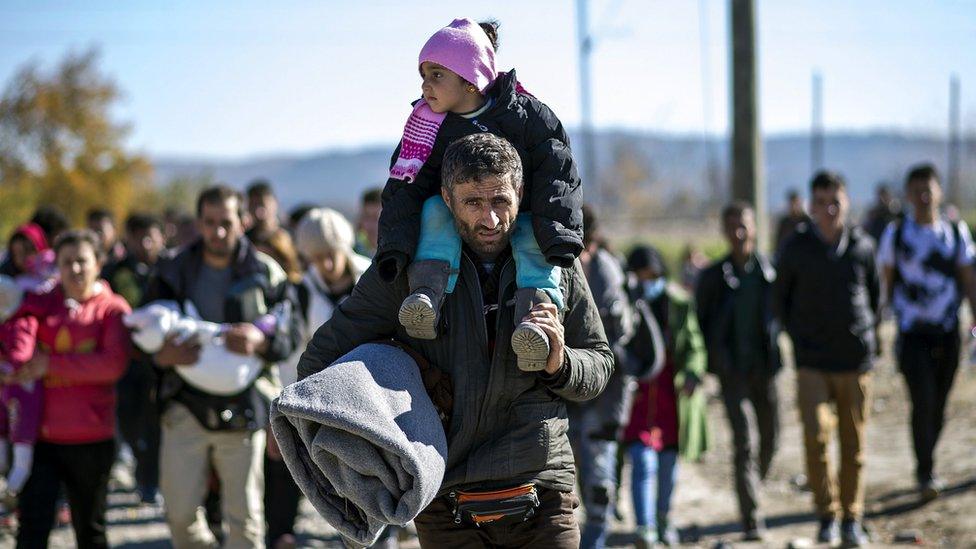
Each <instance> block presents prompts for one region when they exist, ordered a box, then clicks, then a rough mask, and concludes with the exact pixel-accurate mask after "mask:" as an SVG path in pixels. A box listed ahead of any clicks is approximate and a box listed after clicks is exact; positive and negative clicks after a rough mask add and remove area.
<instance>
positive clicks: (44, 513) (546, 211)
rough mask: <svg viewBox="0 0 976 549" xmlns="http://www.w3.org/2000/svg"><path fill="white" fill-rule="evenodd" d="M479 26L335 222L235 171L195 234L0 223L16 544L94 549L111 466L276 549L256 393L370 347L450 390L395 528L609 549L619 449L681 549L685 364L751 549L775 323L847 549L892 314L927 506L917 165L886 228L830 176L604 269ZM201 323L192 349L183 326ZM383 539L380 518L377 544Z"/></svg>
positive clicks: (655, 537)
mask: <svg viewBox="0 0 976 549" xmlns="http://www.w3.org/2000/svg"><path fill="white" fill-rule="evenodd" d="M496 39H497V26H496V25H493V24H480V25H479V24H477V23H474V22H472V21H470V20H466V19H458V20H455V21H454V22H453V23H452V24H451V25H449V26H448V27H445V28H444V29H442V30H441V31H439V32H438V33H436V34H435V35H434V36H433V37H432V38H431V39H430V41H428V43H427V44H426V45H425V46H424V48H423V50H422V52H421V55H420V59H419V63H418V65H419V69H420V72H421V76H422V79H423V87H422V90H423V93H424V98H423V100H421V101H418V102H417V103H416V104H415V106H414V110H413V113H412V114H411V118H410V120H409V121H408V123H407V127H406V128H405V130H404V138H403V141H402V142H401V146H400V147H398V149H397V151H396V153H395V154H394V158H393V162H392V164H393V167H392V169H391V179H390V181H389V182H388V183H387V186H386V188H385V189H384V190H382V191H381V190H380V189H374V190H370V191H368V192H366V193H365V194H364V195H363V198H362V203H361V205H360V217H359V219H358V220H357V222H356V223H355V225H354V224H353V223H350V221H348V220H347V219H346V218H345V217H344V216H343V215H342V214H341V213H339V212H338V211H336V210H334V209H330V208H326V207H320V206H317V205H315V206H301V207H299V208H296V209H295V210H294V211H293V212H290V213H289V215H288V216H287V220H288V221H287V222H285V221H284V216H283V215H282V212H281V211H280V210H279V202H278V199H277V197H276V196H275V193H274V189H273V187H272V185H271V183H270V182H268V181H264V180H259V181H255V182H253V183H252V184H251V185H250V186H248V188H247V189H246V192H245V193H241V192H240V191H238V190H236V189H233V188H231V187H228V186H225V185H217V186H213V187H210V188H207V189H206V190H204V191H202V192H201V193H200V194H199V196H198V197H197V201H196V210H195V212H194V214H193V223H192V224H187V223H178V222H177V221H178V220H179V219H180V216H177V215H168V216H166V219H165V220H161V219H159V218H156V217H154V216H153V215H151V214H149V213H132V214H130V215H129V216H128V217H127V218H126V219H125V221H124V223H123V224H122V225H121V227H120V226H119V224H118V223H117V222H116V219H115V218H114V216H113V214H112V212H109V211H107V210H93V211H91V212H90V213H89V215H88V217H87V225H88V227H87V228H85V229H76V228H71V227H70V224H69V223H68V222H67V220H66V219H65V218H64V216H63V215H61V214H60V213H59V212H57V211H56V210H54V209H51V208H41V209H39V210H38V211H37V213H36V214H35V215H34V216H33V218H32V219H31V220H29V221H28V222H26V223H25V224H23V225H22V226H20V227H19V228H18V229H17V230H16V231H14V233H13V234H12V235H11V237H10V238H9V241H8V246H7V251H6V253H5V254H4V256H3V260H2V261H3V262H2V265H0V273H2V274H3V275H4V278H3V279H0V281H2V296H3V299H2V300H0V315H2V317H3V319H4V322H3V324H0V363H2V365H3V374H2V384H3V387H2V392H0V399H2V402H3V407H2V412H3V414H2V416H3V421H2V422H0V428H2V429H0V435H2V439H0V466H2V467H3V469H4V470H5V471H6V485H5V491H4V498H3V501H4V505H5V506H6V510H7V511H8V512H14V511H16V513H17V516H18V522H19V527H18V531H17V544H18V546H19V547H44V546H46V545H47V543H48V538H49V535H50V532H51V529H52V527H53V525H54V524H55V521H56V517H57V516H58V514H59V509H61V508H62V505H63V504H62V502H66V504H67V508H68V509H70V522H71V524H72V527H73V529H74V532H75V536H76V541H77V544H78V546H79V547H85V548H87V547H105V546H107V544H108V542H107V536H106V531H107V530H106V528H107V525H106V505H107V503H106V502H107V499H106V497H107V492H108V489H109V479H110V476H111V474H112V469H113V464H114V463H115V462H116V461H117V460H118V456H119V449H120V447H126V448H128V449H129V452H130V453H131V455H132V456H133V457H134V461H135V479H136V484H137V490H138V493H139V495H140V497H141V500H142V501H143V502H144V503H145V504H147V505H159V506H162V507H163V508H164V509H165V517H166V522H167V524H168V526H169V530H170V536H171V539H172V542H173V545H174V546H176V547H178V548H182V547H213V546H216V545H222V546H225V547H229V548H237V547H263V546H265V545H268V546H271V547H274V548H276V549H280V548H285V547H292V546H294V545H295V543H296V537H295V531H294V528H295V521H296V516H297V509H298V503H299V499H300V498H301V489H300V488H299V486H297V485H296V483H295V481H294V480H293V478H292V475H291V473H290V471H289V469H288V468H287V467H286V465H285V463H284V461H283V460H282V450H281V448H280V447H279V445H278V444H277V442H276V439H275V436H274V433H272V432H270V430H269V428H268V424H269V414H270V410H271V408H270V404H271V401H272V400H273V399H274V398H275V397H276V396H277V395H278V394H279V393H280V391H281V390H282V387H283V386H287V385H290V384H292V383H295V382H298V381H301V380H304V379H306V378H309V377H311V376H314V375H316V374H317V373H318V372H320V371H321V370H323V369H324V368H326V367H327V366H329V365H330V364H332V363H333V362H335V361H336V360H337V359H339V358H340V357H341V356H343V355H345V354H346V353H348V352H350V351H351V350H353V349H354V348H356V347H357V346H359V345H362V344H366V343H370V342H375V341H380V340H388V339H391V338H392V339H394V340H396V341H397V342H398V345H401V346H402V347H403V348H407V349H409V350H410V351H411V352H412V353H413V354H412V355H411V356H414V357H416V358H417V360H418V362H424V363H427V362H429V363H430V364H429V365H431V366H433V367H434V368H435V369H437V370H439V371H440V374H441V379H442V380H443V379H450V381H451V382H452V386H453V390H452V392H451V394H450V397H451V398H450V399H449V400H450V401H451V405H450V406H451V409H449V410H447V413H446V414H445V417H446V418H447V419H446V421H445V428H446V432H445V435H446V437H447V441H448V454H447V456H446V472H445V474H444V479H443V485H442V486H441V487H440V489H439V490H438V494H437V497H436V498H435V499H434V500H433V501H432V502H431V503H430V505H429V506H428V507H427V508H426V509H424V510H423V511H422V512H420V514H419V515H418V516H417V518H416V520H415V525H416V529H417V534H418V536H419V538H420V543H421V545H422V546H429V547H448V546H462V545H464V546H482V545H492V546H503V547H515V546H529V547H543V546H546V547H577V546H582V547H587V548H591V547H596V548H599V547H603V546H604V545H605V544H606V539H607V534H608V532H609V530H610V526H611V523H612V521H613V520H614V517H615V514H616V513H615V511H619V509H620V508H621V507H622V505H621V502H620V493H621V490H620V485H621V483H622V482H623V481H624V480H625V479H623V478H622V470H623V469H622V464H623V463H625V462H629V464H630V467H629V471H630V478H629V485H630V494H631V495H632V498H633V502H632V509H633V514H634V519H635V523H636V530H635V532H634V534H635V536H636V538H635V539H636V540H637V543H638V545H639V546H640V547H651V546H653V545H655V544H663V545H667V546H673V545H677V544H679V543H680V541H681V540H680V536H679V533H678V529H677V528H676V522H675V517H673V516H672V513H671V502H672V499H673V497H674V494H675V491H676V490H678V489H679V487H678V486H677V483H678V482H677V479H678V473H677V472H678V468H679V463H680V462H681V461H695V460H696V459H698V458H699V457H700V456H701V455H702V453H703V452H706V451H707V450H708V426H707V422H706V415H705V412H706V400H705V397H706V395H705V391H704V383H703V382H704V381H705V379H706V376H708V375H713V376H715V377H716V378H717V380H718V384H719V387H720V393H721V395H720V396H721V401H722V404H723V405H724V409H725V412H726V415H727V418H728V422H729V425H730V427H731V433H732V448H733V452H732V455H731V456H729V460H730V462H731V466H732V469H733V471H734V474H733V478H734V488H735V492H736V495H737V497H738V502H739V511H740V514H741V522H742V532H743V537H744V538H745V539H747V540H762V539H763V538H764V537H765V536H766V535H767V526H766V524H765V521H764V515H763V510H762V505H761V504H760V501H761V498H760V496H759V494H760V491H761V486H762V483H763V481H764V479H765V478H766V476H767V474H768V472H769V471H770V467H771V465H772V463H773V461H774V458H775V455H776V451H777V446H778V441H779V425H780V416H781V414H782V412H783V411H782V410H781V408H780V400H781V399H780V395H779V394H778V389H777V383H776V379H777V374H778V372H779V371H780V370H781V367H782V363H783V360H782V357H781V350H780V340H781V335H782V332H785V333H786V334H787V335H788V336H789V339H790V340H791V342H792V350H793V354H794V359H795V360H794V362H795V364H796V370H797V402H798V407H799V413H800V418H801V420H802V424H803V443H804V448H805V459H806V471H807V479H808V481H807V482H808V485H809V489H810V490H811V492H812V493H813V500H814V509H815V513H816V516H817V518H818V519H819V527H818V530H817V532H816V537H817V539H818V540H819V541H821V542H826V543H834V542H837V541H843V542H844V543H846V544H848V545H851V546H860V545H863V544H865V543H867V538H868V534H867V532H866V529H865V528H864V524H863V519H864V480H863V479H864V474H863V473H864V468H865V467H866V465H867V464H866V461H865V457H864V456H865V452H864V445H865V429H866V425H867V423H868V421H869V410H870V405H869V403H870V398H871V385H872V375H873V374H872V366H873V364H874V362H875V360H876V358H877V355H878V353H879V351H880V340H879V338H878V335H877V334H878V326H879V323H880V321H881V320H880V319H881V318H882V317H883V313H882V311H883V310H884V309H885V307H890V309H891V310H893V312H894V315H895V317H896V319H897V324H898V339H897V344H896V356H897V360H898V365H899V367H900V370H901V372H902V373H903V375H904V377H905V381H906V386H907V387H908V395H909V397H910V399H911V403H912V419H911V425H910V431H911V440H912V442H913V444H914V450H915V455H916V469H915V471H914V474H915V480H916V481H917V486H918V489H919V494H920V497H923V498H935V497H938V495H939V494H940V492H941V491H942V490H943V489H944V483H943V482H942V480H941V479H940V478H939V476H938V475H937V468H936V464H935V462H934V454H935V448H936V445H937V443H938V439H939V434H940V432H941V430H942V427H943V424H944V421H945V408H946V402H947V397H948V394H949V391H950V389H951V387H952V382H953V377H954V374H955V372H956V368H957V366H958V364H959V361H960V353H961V348H962V344H961V339H960V328H961V326H960V316H959V310H960V306H961V304H962V301H963V300H964V299H967V300H968V301H969V303H970V305H971V306H976V279H974V276H973V269H974V257H976V252H974V246H973V241H972V237H971V235H970V232H969V229H968V227H967V226H966V224H965V223H963V222H961V221H958V220H953V219H950V218H948V217H946V216H945V215H944V214H943V213H942V211H943V208H942V207H943V202H942V187H941V183H940V179H939V175H938V173H937V172H936V171H935V169H934V168H933V167H932V166H930V165H919V166H916V167H913V168H912V169H911V170H910V171H909V173H908V174H907V176H906V177H905V183H904V191H905V193H904V194H905V198H906V200H907V202H908V203H909V204H910V206H911V209H910V211H909V212H908V213H906V214H905V215H897V214H895V213H894V212H893V211H892V208H891V207H890V200H889V199H890V194H891V193H890V191H886V193H887V194H886V195H879V197H880V198H884V196H887V197H888V198H885V200H888V202H887V203H885V204H882V205H881V206H883V207H881V206H879V207H878V208H876V209H874V210H872V214H871V216H872V217H871V221H870V222H869V223H867V224H866V226H865V228H862V227H861V226H859V225H857V224H856V223H854V222H853V221H852V219H851V215H850V209H851V204H850V197H849V194H848V188H847V183H846V181H845V180H844V178H843V176H841V175H840V174H838V173H834V172H827V171H824V172H820V173H817V174H814V175H813V177H812V180H811V182H810V184H809V209H807V208H806V207H804V204H803V201H802V199H801V198H800V196H799V194H797V195H796V196H793V197H791V199H790V204H791V208H790V212H789V215H788V217H787V218H785V220H784V221H783V223H781V224H780V225H779V231H778V234H777V244H776V247H775V254H774V255H773V256H772V257H770V256H767V255H766V254H764V253H763V251H762V250H760V249H759V248H758V247H757V232H758V231H759V230H761V229H762V228H760V227H757V224H756V215H755V212H754V210H753V207H752V206H751V205H750V204H748V203H745V202H732V203H730V204H728V205H727V206H726V207H725V208H724V209H723V210H722V211H721V213H720V221H721V234H722V236H723V237H724V239H725V241H726V242H727V245H728V252H727V254H725V255H724V256H723V257H721V258H718V259H716V260H715V261H714V262H712V263H710V264H708V265H707V266H706V267H705V268H704V269H703V270H700V272H699V270H698V268H697V267H695V268H693V269H691V268H686V269H683V270H682V271H681V272H679V273H677V274H676V275H672V272H671V269H670V268H669V265H668V261H667V259H666V258H665V257H664V256H663V255H662V253H661V252H660V251H659V250H658V249H656V248H654V247H653V246H649V245H645V244H642V245H638V246H635V247H633V248H632V249H630V250H627V253H626V255H625V256H618V255H617V254H616V253H615V251H614V248H613V247H612V243H611V242H609V241H608V240H607V239H606V235H604V234H603V233H602V232H601V230H600V227H601V224H600V220H598V219H597V216H596V215H595V213H594V212H593V210H592V209H590V208H588V207H586V206H584V204H583V200H582V189H581V185H580V181H579V178H578V175H577V171H576V167H575V164H574V162H573V159H572V155H571V152H570V148H569V143H568V138H567V136H566V134H565V131H564V130H563V128H562V125H561V123H560V122H559V120H558V118H556V116H555V115H554V114H553V113H552V111H551V110H549V108H548V107H546V105H545V104H543V103H542V102H541V101H539V100H538V99H536V98H535V97H534V96H532V95H531V94H528V93H527V92H525V90H524V89H523V88H522V86H521V84H520V83H519V82H518V81H517V79H516V77H515V72H514V71H511V72H508V73H499V72H498V71H496V70H495V66H494V57H493V54H494V51H495V49H496V48H497V42H496ZM879 238H880V241H879ZM374 255H375V258H374ZM699 255H700V254H695V253H691V254H689V258H692V257H694V258H698V257H699ZM577 257H578V260H577ZM692 263H695V264H700V263H701V260H700V259H695V261H694V262H690V263H689V264H692ZM692 266H694V265H692ZM699 266H700V265H699ZM152 307H155V309H153V308H152ZM167 311H168V312H167ZM154 314H155V315H157V316H153V315H154ZM167 314H172V315H174V316H173V317H172V318H175V319H177V320H174V321H173V322H174V323H175V324H173V326H177V325H180V326H187V325H193V326H197V327H198V328H199V330H201V331H200V332H195V333H194V335H193V336H192V337H191V336H187V333H186V332H181V331H180V330H179V329H176V328H172V329H169V328H167V329H163V328H160V332H159V334H158V337H156V338H155V339H156V341H155V343H153V342H150V339H152V338H151V337H150V331H149V329H148V328H146V327H147V326H149V325H150V321H151V320H154V319H162V318H171V317H169V316H166V315H167ZM160 322H162V321H160ZM181 323H182V324H181ZM187 323H189V324H187ZM159 325H160V326H162V325H163V324H159ZM167 326H168V325H167ZM207 326H211V327H214V328H213V332H212V335H213V337H212V338H210V339H207V338H203V337H202V336H199V335H198V334H199V333H203V331H205V328H206V327H207ZM133 341H135V343H136V344H135V345H133ZM228 368H230V369H231V371H232V372H233V374H232V375H228V374H227V373H226V371H227V369H228ZM217 372H224V373H217ZM432 398H433V397H432ZM436 400H437V399H435V401H436ZM753 416H754V417H755V423H756V427H757V429H755V432H756V433H758V439H757V440H753V438H754V437H753V434H752V433H753V431H754V430H753V429H751V428H750V423H751V420H750V418H751V417H753ZM835 434H836V435H838V436H839V440H840V460H839V461H840V464H839V468H838V470H837V471H834V470H833V469H834V468H833V467H832V465H831V461H832V460H831V459H830V457H829V455H828V447H829V445H830V441H831V439H832V438H833V437H834V435H835ZM302 488H307V487H305V486H303V487H302ZM472 501H474V502H477V505H472V504H471V502H472ZM580 503H582V505H583V507H584V510H585V520H584V521H583V522H582V527H581V528H580V527H579V526H578V525H577V523H576V518H575V515H576V508H577V507H578V506H579V504H580ZM398 535H399V534H398V531H397V528H395V527H391V528H388V529H387V530H386V531H385V532H384V533H383V534H382V535H381V536H380V538H379V540H378V541H377V546H386V547H394V546H396V544H397V543H398V542H397V539H398Z"/></svg>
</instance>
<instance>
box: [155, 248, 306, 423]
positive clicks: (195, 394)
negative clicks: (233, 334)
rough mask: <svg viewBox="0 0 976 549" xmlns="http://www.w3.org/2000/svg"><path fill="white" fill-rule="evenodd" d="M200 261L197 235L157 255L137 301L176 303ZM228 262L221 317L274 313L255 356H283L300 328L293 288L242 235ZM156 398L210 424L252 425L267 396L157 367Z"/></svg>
mask: <svg viewBox="0 0 976 549" xmlns="http://www.w3.org/2000/svg"><path fill="white" fill-rule="evenodd" d="M202 264H203V242H202V241H201V240H200V239H197V240H196V241H194V242H192V243H191V244H189V245H187V246H186V247H185V248H183V249H181V250H179V251H178V252H176V253H170V254H168V255H167V256H166V257H163V258H161V259H160V260H159V262H158V263H157V264H156V270H155V273H154V274H153V277H152V278H151V279H150V282H149V288H148V289H147V290H146V294H145V296H144V297H143V302H144V303H150V302H152V301H156V300H160V299H166V300H173V301H176V302H177V303H179V305H180V307H181V308H182V307H183V306H184V304H185V302H186V300H188V299H190V296H191V295H193V292H192V288H193V283H194V282H195V280H196V277H197V273H199V271H200V267H201V265H202ZM230 268H231V270H232V274H231V282H230V288H229V289H228V292H227V295H226V296H225V301H224V322H226V323H236V322H253V321H254V320H256V319H257V318H258V317H259V316H261V315H263V314H265V313H272V314H274V315H275V317H276V318H277V319H278V322H277V325H276V327H275V333H274V334H272V335H271V336H270V337H269V341H268V348H267V350H266V351H265V352H264V353H263V354H261V355H260V357H261V358H262V359H264V360H265V361H266V362H267V363H268V364H270V363H274V362H279V361H282V360H284V359H286V358H288V356H289V355H290V354H291V353H292V352H293V351H294V349H295V347H296V346H297V345H298V340H299V337H300V332H301V331H300V330H299V329H298V328H299V327H298V325H297V322H299V319H298V315H295V314H293V311H294V310H295V297H294V295H295V294H294V288H293V287H292V286H291V285H290V284H288V282H287V280H286V278H285V275H284V272H283V271H282V270H281V267H279V266H278V264H277V263H275V262H274V260H273V259H271V258H270V257H268V256H266V255H264V254H262V253H260V252H258V251H257V250H256V249H255V248H254V246H253V245H251V243H250V241H249V240H247V238H244V237H242V238H241V240H240V244H239V245H238V247H237V250H235V252H234V257H233V260H232V261H231V264H230ZM259 379H260V378H259ZM159 398H160V400H161V401H163V403H164V404H165V402H168V401H170V400H172V401H175V402H179V403H181V404H183V405H184V406H186V407H187V408H188V409H189V410H190V412H191V413H193V415H194V416H195V417H196V418H197V420H199V421H200V424H201V425H203V426H204V427H205V428H207V429H210V430H226V429H247V430H256V429H261V428H263V427H264V426H265V425H266V424H267V422H268V411H269V406H270V400H269V398H268V395H265V394H263V393H262V392H261V391H259V390H258V388H257V387H256V386H255V384H253V383H252V384H251V386H250V387H249V388H247V389H245V390H244V391H243V392H241V393H239V394H237V395H232V396H227V397H224V396H217V395H212V394H209V393H206V392H204V391H201V390H199V389H196V388H194V387H191V386H190V385H188V384H186V383H184V382H183V381H182V379H181V378H180V377H179V375H177V374H176V373H175V372H174V371H172V369H163V376H162V380H161V383H160V390H159Z"/></svg>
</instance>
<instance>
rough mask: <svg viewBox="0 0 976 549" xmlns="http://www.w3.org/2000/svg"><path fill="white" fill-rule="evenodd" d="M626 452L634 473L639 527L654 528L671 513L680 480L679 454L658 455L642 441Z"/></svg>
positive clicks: (633, 489)
mask: <svg viewBox="0 0 976 549" xmlns="http://www.w3.org/2000/svg"><path fill="white" fill-rule="evenodd" d="M627 451H628V452H629V453H630V466H631V469H632V472H633V479H632V483H631V491H632V492H633V497H634V514H635V515H637V525H638V526H652V525H655V524H657V523H656V521H655V519H656V518H658V519H663V518H666V517H667V516H668V512H670V511H671V493H672V492H673V491H674V483H675V481H676V480H677V478H678V451H677V450H676V449H674V448H667V449H665V450H662V451H661V452H656V451H654V449H653V448H649V447H647V446H644V444H642V443H640V442H632V443H631V444H630V446H629V447H628V448H627ZM652 512H656V513H657V517H654V516H652V515H651V513H652Z"/></svg>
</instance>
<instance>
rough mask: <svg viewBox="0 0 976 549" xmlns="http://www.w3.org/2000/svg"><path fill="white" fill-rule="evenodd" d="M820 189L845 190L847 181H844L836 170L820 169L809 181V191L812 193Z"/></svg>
mask: <svg viewBox="0 0 976 549" xmlns="http://www.w3.org/2000/svg"><path fill="white" fill-rule="evenodd" d="M820 190H824V191H835V190H847V182H846V181H844V177H843V176H842V175H841V174H839V173H837V172H832V171H829V170H820V171H819V172H817V173H816V174H815V175H814V176H813V179H812V180H811V181H810V193H811V194H812V193H813V192H815V191H820Z"/></svg>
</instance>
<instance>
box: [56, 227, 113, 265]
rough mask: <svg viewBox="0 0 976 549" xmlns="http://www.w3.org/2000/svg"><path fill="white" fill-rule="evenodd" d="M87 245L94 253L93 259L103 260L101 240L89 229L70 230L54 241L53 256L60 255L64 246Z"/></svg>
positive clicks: (103, 251)
mask: <svg viewBox="0 0 976 549" xmlns="http://www.w3.org/2000/svg"><path fill="white" fill-rule="evenodd" d="M80 244H89V245H90V246H91V248H92V251H94V252H95V259H97V260H99V261H101V260H102V259H104V258H105V250H103V249H102V239H101V237H99V236H98V233H96V232H95V231H93V230H91V229H72V230H70V231H65V232H63V233H61V235H60V236H58V238H57V240H55V241H54V255H55V256H57V255H58V254H60V253H61V249H62V248H64V247H65V246H78V245H80Z"/></svg>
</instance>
